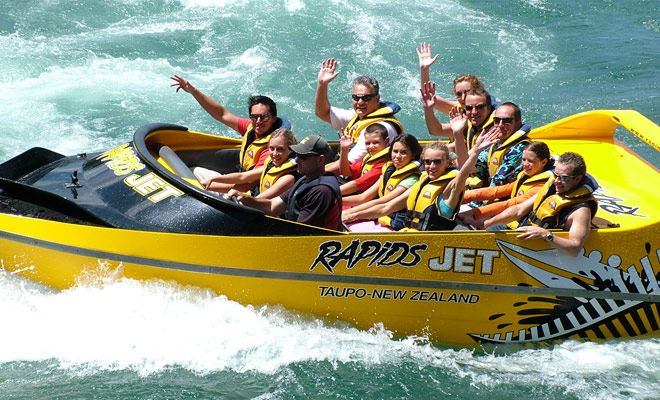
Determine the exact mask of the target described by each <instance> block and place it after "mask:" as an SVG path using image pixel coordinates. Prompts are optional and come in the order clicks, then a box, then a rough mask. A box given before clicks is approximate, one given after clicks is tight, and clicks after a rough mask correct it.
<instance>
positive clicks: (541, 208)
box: [484, 152, 598, 257]
mask: <svg viewBox="0 0 660 400" xmlns="http://www.w3.org/2000/svg"><path fill="white" fill-rule="evenodd" d="M597 188H598V183H596V181H595V180H594V179H593V178H592V177H591V176H589V175H587V167H586V165H585V163H584V159H583V158H582V156H580V155H579V154H577V153H573V152H566V153H564V154H562V155H561V156H560V157H559V160H558V161H557V166H556V167H555V171H554V179H552V178H551V179H550V180H548V182H547V183H546V184H545V185H544V186H543V188H542V189H541V191H539V193H537V194H536V196H534V197H530V198H529V199H527V200H525V201H524V202H522V203H519V204H516V205H515V206H513V207H510V208H508V209H506V210H505V211H504V212H502V213H501V214H498V215H496V216H494V217H493V218H491V219H487V220H486V221H485V223H484V226H485V227H486V228H488V227H496V226H501V225H503V224H506V223H508V222H513V221H520V224H519V226H518V228H516V231H518V232H521V233H520V235H518V236H517V237H518V238H519V239H520V240H528V239H543V240H545V241H546V242H548V243H550V244H551V245H552V246H554V247H555V248H556V249H557V250H559V251H561V252H563V253H566V254H569V255H571V256H573V257H576V256H578V255H579V254H580V250H581V249H582V247H583V246H584V243H585V242H586V241H587V238H588V237H589V231H590V228H591V220H592V219H593V217H594V216H595V215H596V211H597V209H598V202H597V201H596V199H595V198H594V196H593V194H592V193H593V192H594V191H595V190H596V189H597ZM505 228H506V226H505V225H504V226H503V229H505ZM549 229H563V230H566V231H568V237H567V238H565V237H563V236H555V235H554V233H552V232H551V231H549Z"/></svg>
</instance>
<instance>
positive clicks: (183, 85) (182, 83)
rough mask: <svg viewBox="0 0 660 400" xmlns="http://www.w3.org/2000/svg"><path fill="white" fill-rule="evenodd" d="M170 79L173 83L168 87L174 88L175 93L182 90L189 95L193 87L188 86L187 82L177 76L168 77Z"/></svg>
mask: <svg viewBox="0 0 660 400" xmlns="http://www.w3.org/2000/svg"><path fill="white" fill-rule="evenodd" d="M170 79H171V80H173V81H174V82H175V83H173V84H171V85H170V86H176V91H177V92H178V91H179V90H181V89H183V91H184V92H187V93H190V92H191V91H192V90H193V89H195V87H194V86H193V85H191V84H190V82H188V81H187V80H185V79H183V78H182V77H180V76H179V75H174V76H170Z"/></svg>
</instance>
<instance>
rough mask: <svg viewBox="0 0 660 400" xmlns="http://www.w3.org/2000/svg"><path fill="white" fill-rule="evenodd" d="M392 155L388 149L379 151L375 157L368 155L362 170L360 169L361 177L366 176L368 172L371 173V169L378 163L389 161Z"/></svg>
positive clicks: (363, 162) (363, 161)
mask: <svg viewBox="0 0 660 400" xmlns="http://www.w3.org/2000/svg"><path fill="white" fill-rule="evenodd" d="M389 154H390V148H389V147H386V148H384V149H383V150H381V151H379V152H378V153H376V154H374V155H373V156H371V155H369V153H367V154H366V155H365V156H364V158H363V159H362V168H361V169H360V176H362V175H364V174H366V173H367V172H369V171H371V169H372V168H373V167H374V166H375V165H376V164H378V163H381V162H384V161H385V160H387V158H388V157H389Z"/></svg>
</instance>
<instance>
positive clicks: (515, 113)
mask: <svg viewBox="0 0 660 400" xmlns="http://www.w3.org/2000/svg"><path fill="white" fill-rule="evenodd" d="M488 97H489V98H490V96H488ZM502 106H509V107H511V108H513V117H514V118H515V119H516V121H517V122H521V121H522V113H521V112H520V107H518V106H517V105H516V104H515V103H512V102H510V101H507V102H506V103H502V104H500V107H502Z"/></svg>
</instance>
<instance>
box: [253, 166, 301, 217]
mask: <svg viewBox="0 0 660 400" xmlns="http://www.w3.org/2000/svg"><path fill="white" fill-rule="evenodd" d="M294 183H296V177H295V176H294V175H293V174H286V175H284V176H281V177H280V178H279V179H278V180H277V181H275V183H274V184H273V186H271V187H269V188H268V189H266V190H264V191H263V192H261V193H259V194H258V195H257V198H259V199H274V198H275V197H277V196H279V195H281V194H282V193H284V192H286V191H287V190H289V189H291V187H292V186H293V184H294ZM278 215H279V214H278Z"/></svg>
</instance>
